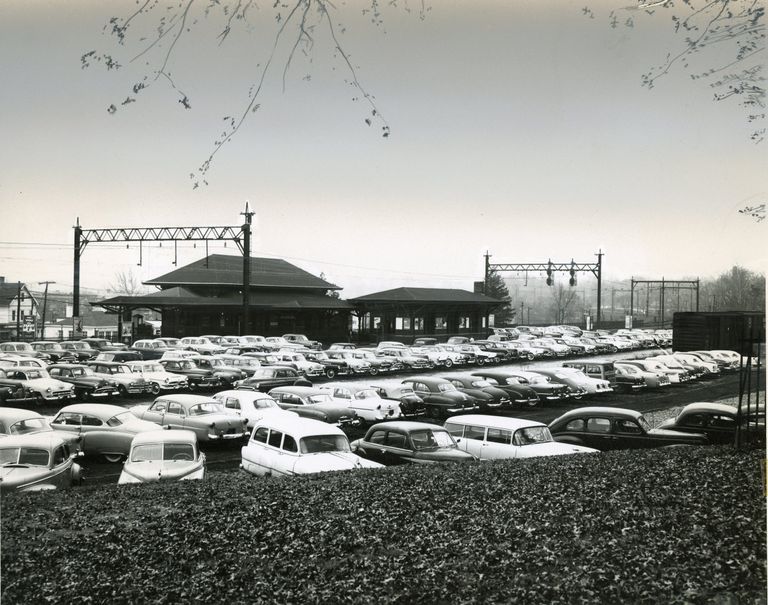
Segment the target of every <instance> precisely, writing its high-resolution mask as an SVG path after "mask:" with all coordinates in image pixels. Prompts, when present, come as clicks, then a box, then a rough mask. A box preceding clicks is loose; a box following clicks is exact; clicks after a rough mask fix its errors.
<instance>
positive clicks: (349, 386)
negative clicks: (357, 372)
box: [318, 382, 374, 393]
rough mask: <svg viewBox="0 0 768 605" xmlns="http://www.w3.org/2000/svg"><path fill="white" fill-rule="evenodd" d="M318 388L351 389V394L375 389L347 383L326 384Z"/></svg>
mask: <svg viewBox="0 0 768 605" xmlns="http://www.w3.org/2000/svg"><path fill="white" fill-rule="evenodd" d="M318 388H321V389H323V388H331V389H337V388H338V389H349V391H350V392H351V393H358V392H360V391H368V390H370V389H373V388H374V387H372V386H368V385H364V384H350V383H347V382H325V383H323V384H322V385H321V386H320V387H318Z"/></svg>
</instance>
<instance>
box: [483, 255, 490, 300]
mask: <svg viewBox="0 0 768 605" xmlns="http://www.w3.org/2000/svg"><path fill="white" fill-rule="evenodd" d="M490 259H491V255H490V254H488V250H486V251H485V277H484V278H483V294H485V295H486V296H488V279H489V278H490V276H491V275H490V274H491V267H490Z"/></svg>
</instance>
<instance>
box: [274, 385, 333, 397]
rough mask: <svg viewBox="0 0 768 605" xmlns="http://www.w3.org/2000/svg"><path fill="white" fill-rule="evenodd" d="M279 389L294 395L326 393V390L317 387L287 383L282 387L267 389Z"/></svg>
mask: <svg viewBox="0 0 768 605" xmlns="http://www.w3.org/2000/svg"><path fill="white" fill-rule="evenodd" d="M272 391H279V392H282V393H294V394H295V395H327V394H328V391H323V390H322V389H319V388H317V387H304V386H292V385H287V386H284V387H274V388H272V389H269V392H270V393H271V392H272Z"/></svg>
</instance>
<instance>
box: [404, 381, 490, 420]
mask: <svg viewBox="0 0 768 605" xmlns="http://www.w3.org/2000/svg"><path fill="white" fill-rule="evenodd" d="M402 384H404V385H406V386H409V387H411V388H412V389H413V391H414V392H415V393H416V394H417V395H418V396H419V397H421V398H422V399H423V400H424V404H425V405H426V406H427V416H430V417H432V418H448V417H449V416H454V415H456V414H468V413H470V412H476V411H477V410H479V409H480V407H479V406H478V405H477V404H476V403H475V400H474V399H473V398H472V397H470V396H469V395H467V394H466V393H462V392H461V391H459V390H458V389H457V388H456V387H455V386H453V384H451V383H450V382H449V381H447V380H445V379H444V378H430V377H424V378H422V377H419V378H407V379H406V380H403V382H402Z"/></svg>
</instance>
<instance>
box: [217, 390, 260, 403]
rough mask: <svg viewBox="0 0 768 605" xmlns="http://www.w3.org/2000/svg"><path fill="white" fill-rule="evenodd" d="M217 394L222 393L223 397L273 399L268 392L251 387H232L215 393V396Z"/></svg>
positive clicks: (254, 399) (251, 399)
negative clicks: (253, 389) (251, 388)
mask: <svg viewBox="0 0 768 605" xmlns="http://www.w3.org/2000/svg"><path fill="white" fill-rule="evenodd" d="M216 395H221V396H222V397H237V398H238V399H248V400H250V401H256V400H257V399H272V397H270V396H269V395H268V394H267V393H262V392H261V391H251V390H249V389H230V390H228V391H219V392H217V393H214V396H216ZM273 401H274V400H273Z"/></svg>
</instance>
